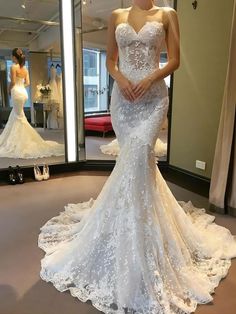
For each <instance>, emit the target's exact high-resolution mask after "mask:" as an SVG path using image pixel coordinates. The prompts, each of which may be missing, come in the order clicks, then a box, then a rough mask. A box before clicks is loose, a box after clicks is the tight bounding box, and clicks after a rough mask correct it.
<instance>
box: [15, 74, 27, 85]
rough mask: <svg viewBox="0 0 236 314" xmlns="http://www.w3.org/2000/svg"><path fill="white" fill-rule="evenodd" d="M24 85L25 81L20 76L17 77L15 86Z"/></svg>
mask: <svg viewBox="0 0 236 314" xmlns="http://www.w3.org/2000/svg"><path fill="white" fill-rule="evenodd" d="M24 84H25V79H24V78H22V77H20V76H17V77H16V82H15V85H17V86H23V87H24Z"/></svg>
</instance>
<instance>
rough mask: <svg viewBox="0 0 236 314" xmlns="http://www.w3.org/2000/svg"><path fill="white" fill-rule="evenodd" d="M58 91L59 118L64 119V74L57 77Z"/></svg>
mask: <svg viewBox="0 0 236 314" xmlns="http://www.w3.org/2000/svg"><path fill="white" fill-rule="evenodd" d="M56 83H57V91H58V96H59V117H60V118H62V117H63V92H62V74H61V73H60V74H57V76H56Z"/></svg>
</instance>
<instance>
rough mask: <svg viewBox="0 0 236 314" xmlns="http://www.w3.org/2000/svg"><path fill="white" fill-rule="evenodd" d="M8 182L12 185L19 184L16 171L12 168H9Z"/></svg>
mask: <svg viewBox="0 0 236 314" xmlns="http://www.w3.org/2000/svg"><path fill="white" fill-rule="evenodd" d="M8 182H9V184H11V185H15V184H16V183H17V180H16V173H15V170H14V169H13V168H12V167H11V166H9V167H8Z"/></svg>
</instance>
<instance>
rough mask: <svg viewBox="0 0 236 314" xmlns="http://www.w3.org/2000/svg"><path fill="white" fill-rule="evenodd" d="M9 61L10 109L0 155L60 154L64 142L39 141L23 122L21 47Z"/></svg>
mask: <svg viewBox="0 0 236 314" xmlns="http://www.w3.org/2000/svg"><path fill="white" fill-rule="evenodd" d="M12 61H13V62H14V64H13V65H12V67H11V72H10V76H11V82H10V86H9V94H10V96H11V98H12V103H13V108H12V111H11V113H10V116H9V119H8V122H7V124H6V126H5V128H4V130H3V132H2V134H1V135H0V157H8V158H26V159H28V158H41V157H49V156H61V155H64V145H62V144H58V143H57V142H53V141H45V140H43V139H42V138H41V136H40V135H39V134H38V133H37V132H36V131H35V130H34V128H32V127H31V125H30V124H29V122H28V121H27V119H26V116H25V114H24V105H25V103H26V101H27V99H28V95H27V91H26V88H25V87H27V86H28V85H29V84H30V80H29V72H28V70H27V69H26V67H25V66H24V65H25V56H24V54H23V52H22V50H21V49H19V48H15V49H13V51H12Z"/></svg>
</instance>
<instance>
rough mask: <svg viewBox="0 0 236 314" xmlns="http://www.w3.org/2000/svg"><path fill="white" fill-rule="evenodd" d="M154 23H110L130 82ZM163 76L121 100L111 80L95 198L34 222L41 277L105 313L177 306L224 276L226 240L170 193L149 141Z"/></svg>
mask: <svg viewBox="0 0 236 314" xmlns="http://www.w3.org/2000/svg"><path fill="white" fill-rule="evenodd" d="M164 37H165V31H164V28H163V24H161V23H159V22H147V23H146V24H145V25H144V26H143V28H142V29H141V30H140V31H139V32H138V33H136V32H135V30H134V29H133V28H132V26H131V25H130V24H128V23H122V24H119V25H118V26H117V28H116V40H117V44H118V47H119V67H120V71H121V72H122V73H123V74H124V75H125V76H126V77H127V78H129V79H130V80H131V81H133V82H134V83H136V82H138V81H139V80H140V79H142V78H144V77H145V76H146V75H148V74H149V73H151V72H152V71H154V70H155V69H156V67H157V66H158V63H159V60H158V59H159V58H158V55H159V53H160V49H161V46H162V42H163V40H164ZM167 109H168V95H167V88H166V85H165V82H164V80H162V81H159V82H155V83H154V84H153V85H152V86H151V88H150V90H149V91H148V93H146V94H145V95H144V96H143V97H142V99H139V100H136V101H134V102H133V103H130V102H129V101H128V100H126V99H125V98H124V97H123V95H122V93H121V91H120V90H119V87H118V85H117V83H116V82H115V83H114V87H113V91H112V99H111V117H112V124H113V127H114V130H115V133H116V136H117V139H118V142H119V145H120V154H119V156H118V158H117V160H116V165H115V168H114V170H113V171H112V173H111V175H110V177H109V178H108V179H107V181H106V183H105V185H104V187H103V189H102V191H101V193H100V194H99V196H98V197H97V199H96V200H93V199H90V200H89V201H87V202H83V203H79V204H69V205H68V206H66V208H65V211H62V212H61V213H60V214H59V215H58V216H56V217H54V218H52V219H50V220H49V221H48V222H47V223H46V224H45V225H44V226H43V227H42V228H41V232H40V235H39V240H38V244H39V246H40V248H42V249H43V250H44V251H45V252H46V254H45V256H44V258H43V259H42V261H41V267H42V268H41V272H40V275H41V278H42V279H43V280H45V281H47V282H52V283H53V285H54V286H55V287H56V289H58V290H59V291H61V292H62V291H66V290H69V291H70V293H71V294H72V296H74V297H77V298H78V299H79V300H81V301H83V302H85V301H87V300H91V302H92V304H93V306H94V307H96V308H97V309H99V310H100V311H103V312H104V313H107V314H131V313H132V314H186V313H191V312H193V311H194V310H195V309H196V306H197V304H198V303H207V302H210V301H211V300H212V296H211V293H213V292H214V288H215V287H216V286H217V285H218V284H219V281H220V279H221V278H223V277H225V276H226V274H227V272H228V269H229V267H230V263H231V261H230V259H231V258H233V257H235V256H236V241H235V238H234V237H233V236H232V235H231V233H230V232H229V231H228V230H227V229H225V228H223V227H220V226H218V225H216V224H215V223H214V222H213V220H214V217H213V216H210V215H208V214H206V213H205V210H204V209H199V208H195V207H194V206H193V204H192V203H191V202H188V203H184V202H177V200H176V199H175V197H174V196H173V194H172V193H171V191H170V189H169V188H168V186H167V184H166V182H165V180H164V179H163V177H162V175H161V173H160V171H159V169H158V167H157V166H156V162H155V156H154V150H153V147H154V144H155V141H156V139H157V136H158V133H159V130H160V128H161V125H162V123H163V119H165V117H166V113H167Z"/></svg>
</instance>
